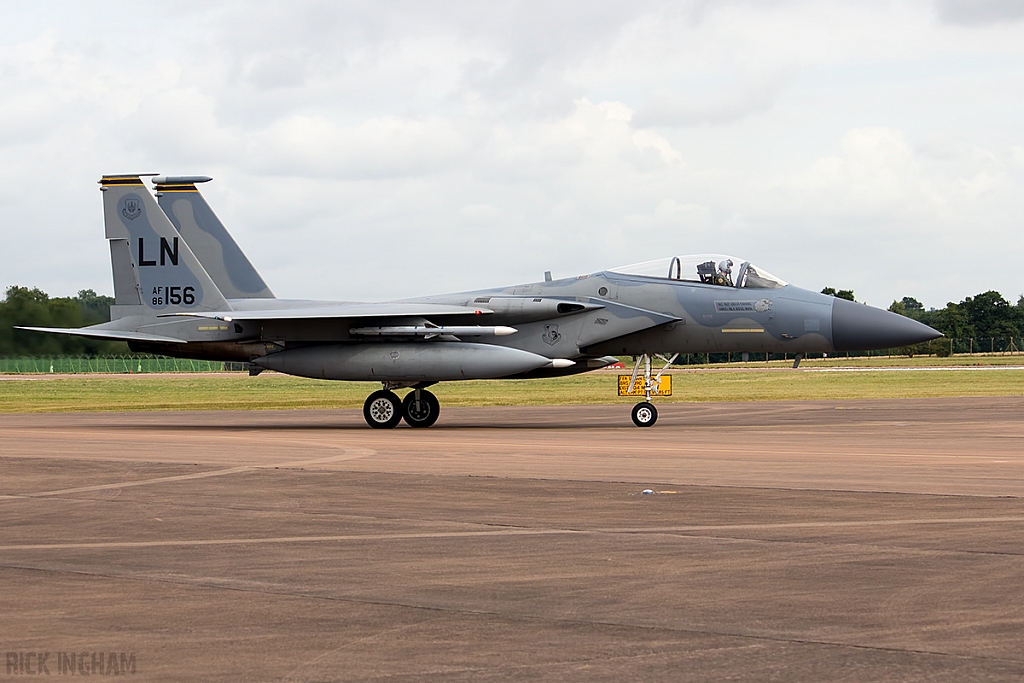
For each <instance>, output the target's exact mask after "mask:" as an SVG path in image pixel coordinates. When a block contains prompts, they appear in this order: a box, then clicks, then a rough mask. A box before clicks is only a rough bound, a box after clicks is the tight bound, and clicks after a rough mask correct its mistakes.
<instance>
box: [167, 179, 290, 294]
mask: <svg viewBox="0 0 1024 683" xmlns="http://www.w3.org/2000/svg"><path fill="white" fill-rule="evenodd" d="M209 180H211V179H210V178H208V177H206V176H177V177H169V176H159V177H157V178H153V183H154V184H156V196H157V200H158V202H159V204H160V208H161V209H163V211H164V213H165V214H167V217H168V218H169V219H170V220H171V223H173V224H174V227H175V228H177V230H178V232H179V233H181V236H182V237H183V238H184V239H185V241H186V242H188V245H189V247H190V248H191V249H192V252H193V253H194V254H195V255H196V258H198V259H199V262H200V263H202V264H203V267H204V268H205V269H206V272H207V273H209V274H210V277H211V278H212V279H213V281H214V283H216V285H217V287H218V288H220V291H221V293H222V294H224V296H226V297H227V298H229V299H273V298H274V293H273V292H271V291H270V288H269V287H267V283H266V282H264V281H263V278H262V277H260V274H259V273H258V272H256V269H255V268H254V267H253V265H252V263H250V262H249V259H248V258H246V256H245V254H244V253H242V250H241V249H240V248H239V246H238V243H236V242H235V240H234V239H233V238H232V237H231V235H230V234H229V233H228V231H227V229H226V228H225V227H224V224H223V223H221V222H220V219H219V218H217V214H215V213H214V212H213V209H211V208H210V205H209V204H208V203H207V202H206V199H205V198H204V197H203V195H202V194H200V192H199V190H198V189H196V183H205V182H207V181H209Z"/></svg>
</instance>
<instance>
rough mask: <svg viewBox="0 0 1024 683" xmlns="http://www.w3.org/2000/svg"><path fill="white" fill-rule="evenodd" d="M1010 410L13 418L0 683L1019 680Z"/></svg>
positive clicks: (1, 569) (3, 541)
mask: <svg viewBox="0 0 1024 683" xmlns="http://www.w3.org/2000/svg"><path fill="white" fill-rule="evenodd" d="M1022 414H1024V397H1013V398H970V399H938V400H886V401H841V402H812V403H796V402H793V403H757V404H737V403H730V404H725V403H722V404H668V405H664V406H662V407H661V418H660V420H659V422H658V424H657V426H655V427H654V428H652V429H648V430H641V429H637V428H635V427H633V426H632V424H631V423H630V422H629V410H628V405H622V406H578V407H554V408H461V409H460V408H447V409H445V408H443V409H442V416H441V419H440V421H439V422H438V424H437V425H436V426H435V427H433V428H431V429H430V430H426V431H419V430H412V429H408V428H399V429H397V430H394V431H391V432H378V431H373V430H370V429H368V428H366V427H365V425H364V424H363V422H362V416H361V414H360V413H359V412H358V411H340V412H326V411H287V412H219V413H131V414H113V413H91V414H89V413H80V414H59V415H58V414H44V415H0V454H2V455H0V520H2V524H0V649H2V650H3V653H2V654H0V657H3V660H2V661H3V662H4V664H6V668H0V680H8V679H9V680H20V679H28V678H31V676H30V675H29V674H23V673H20V672H21V671H22V670H24V668H25V665H26V664H27V666H28V670H29V671H34V670H36V669H39V668H40V667H39V664H38V662H39V660H40V659H41V657H43V655H45V657H44V658H43V662H44V666H45V667H46V668H47V669H48V671H49V672H50V674H51V675H62V674H63V675H68V674H69V673H70V672H69V671H67V667H68V666H71V664H72V663H74V666H75V667H78V666H81V665H85V666H86V668H89V667H91V666H93V663H95V662H98V661H101V660H102V661H103V671H102V673H106V674H109V673H111V671H114V672H117V671H120V670H121V668H122V667H127V668H129V669H131V668H132V666H134V668H135V673H134V675H131V676H129V678H131V679H132V680H161V681H163V680H182V681H195V680H210V681H238V680H247V681H264V680H266V681H271V680H275V681H276V680H286V681H327V680H341V681H354V680H381V681H405V680H408V681H422V680H445V681H450V680H455V681H480V680H484V681H490V680H578V681H623V680H672V681H675V680H722V679H739V680H758V681H761V680H779V681H843V680H849V681H875V680H899V681H917V680H920V681H946V680H948V681H962V680H972V681H976V680H1015V681H1016V680H1020V679H1021V678H1022V677H1024V502H1022V499H1021V496H1022V495H1024V423H1022V421H1021V415H1022ZM644 488H651V489H654V490H656V491H659V492H661V493H657V494H655V495H641V494H640V491H641V490H642V489H644ZM30 652H31V653H36V654H34V655H32V656H27V654H28V653H30ZM39 653H43V655H40V654H39ZM46 653H49V654H46ZM58 653H64V654H63V655H62V654H58ZM67 653H77V655H69V654H67ZM111 653H114V655H115V656H114V658H113V661H114V663H113V664H111V658H110V657H109V655H110V654H111ZM12 655H13V660H12V658H11V657H12ZM12 661H13V665H12ZM0 666H2V665H0ZM12 666H13V668H12ZM97 666H99V665H98V664H97ZM93 673H94V674H96V673H100V669H99V668H97V669H95V670H94V671H93ZM44 675H45V674H44Z"/></svg>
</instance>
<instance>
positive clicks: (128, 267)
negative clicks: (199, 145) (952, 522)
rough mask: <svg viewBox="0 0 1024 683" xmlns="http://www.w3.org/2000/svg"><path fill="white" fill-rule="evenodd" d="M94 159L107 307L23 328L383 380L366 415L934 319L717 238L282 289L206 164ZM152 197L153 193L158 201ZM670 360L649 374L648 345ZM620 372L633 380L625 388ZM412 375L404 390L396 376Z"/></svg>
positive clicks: (791, 347)
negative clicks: (380, 289) (877, 304)
mask: <svg viewBox="0 0 1024 683" xmlns="http://www.w3.org/2000/svg"><path fill="white" fill-rule="evenodd" d="M146 175H155V174H129V175H108V176H103V177H102V179H101V180H100V181H99V185H100V190H101V191H102V193H103V214H104V226H105V233H106V239H107V241H108V244H109V247H110V259H111V267H112V271H113V279H114V300H115V305H113V306H112V307H111V309H110V317H111V320H110V322H108V323H101V324H99V325H92V326H90V327H84V328H75V329H69V328H41V327H22V328H20V329H27V330H35V331H40V332H50V333H58V334H72V335H79V336H83V337H92V338H97V339H108V340H121V341H126V342H127V343H128V345H129V348H131V349H132V350H133V351H136V352H141V353H154V354H161V355H166V356H174V357H180V358H195V359H209V360H219V361H230V362H245V363H249V364H250V367H251V368H252V369H251V371H250V372H251V373H253V374H258V373H259V372H261V371H262V370H264V369H269V370H274V371H277V372H281V373H285V374H290V375H297V376H301V377H311V378H316V379H324V380H350V381H366V382H379V383H380V384H381V389H380V390H378V391H374V392H373V393H371V394H370V395H369V397H368V398H367V399H366V402H365V403H364V405H363V416H364V418H365V419H366V422H367V424H368V425H369V426H370V427H374V428H381V429H388V428H393V427H396V426H397V425H398V424H399V423H400V422H402V421H403V420H404V421H405V422H406V424H408V425H409V426H410V427H429V426H431V425H433V424H434V422H435V421H436V420H437V417H438V414H439V412H440V405H439V402H438V400H437V398H436V397H435V396H434V394H432V393H431V392H430V391H429V390H428V387H431V386H433V385H435V384H437V383H438V382H445V381H461V380H473V379H531V378H540V377H558V376H564V375H572V374H576V373H582V372H588V371H591V370H596V369H598V368H603V367H606V366H608V365H610V364H612V363H614V362H616V361H617V360H618V358H617V356H631V357H633V358H634V359H635V364H634V367H633V370H632V374H631V375H629V376H623V379H624V380H625V381H624V382H620V393H625V394H627V395H629V394H633V393H638V394H639V395H641V396H643V399H644V400H642V401H641V402H639V403H637V404H636V405H635V406H634V407H633V410H632V420H633V422H634V424H636V425H637V426H639V427H650V426H652V425H654V423H655V422H656V421H657V418H658V411H657V409H656V408H655V406H654V404H653V403H652V399H653V398H654V397H656V396H658V395H659V392H660V387H661V386H662V382H663V378H664V373H665V370H666V369H667V368H668V367H669V366H671V364H672V363H673V362H674V361H675V360H676V359H677V358H678V357H679V355H680V354H686V353H723V352H734V353H743V352H759V353H765V352H767V353H788V354H793V355H795V356H796V357H798V358H799V357H801V355H800V354H807V353H832V352H836V351H860V350H870V349H883V348H892V347H899V346H909V345H911V344H916V343H919V342H923V341H928V340H930V339H935V338H936V337H940V336H942V335H941V334H940V333H939V332H937V331H936V330H934V329H932V328H930V327H928V326H926V325H923V324H921V323H919V322H916V321H914V320H912V319H910V318H906V317H903V316H900V315H896V314H894V313H890V312H888V311H884V310H881V309H878V308H872V307H870V306H866V305H863V304H859V303H854V302H851V301H846V300H844V299H837V298H834V297H832V296H826V295H823V294H818V293H816V292H812V291H809V290H806V289H800V288H799V287H796V286H794V285H790V284H788V283H787V282H785V281H783V280H781V279H779V278H778V277H776V276H774V275H772V274H771V273H769V272H768V271H766V270H765V269H763V268H761V267H760V266H756V265H754V264H753V263H751V262H749V261H747V260H744V259H741V258H736V257H733V256H727V255H723V254H699V255H679V256H668V257H665V258H660V259H656V260H651V261H645V262H643V263H636V264H633V265H627V266H621V267H617V268H610V269H608V270H602V271H598V272H594V273H588V274H584V275H579V276H576V277H570V278H562V279H551V278H550V276H547V275H546V277H545V279H544V281H542V282H532V283H528V284H521V285H516V286H512V287H497V288H493V289H483V290H478V291H471V292H460V293H455V294H444V295H436V296H426V297H419V298H414V299H402V300H398V301H385V302H374V303H366V302H351V301H317V300H294V299H278V298H275V297H274V295H273V293H272V292H271V290H270V288H269V287H268V286H267V285H266V283H265V282H264V280H263V278H262V277H260V275H259V273H258V272H257V271H256V269H255V268H254V267H253V266H252V264H251V263H250V261H249V260H248V259H247V258H246V257H245V255H244V254H243V253H242V250H241V249H240V248H239V247H238V245H237V244H236V243H235V241H234V240H233V239H232V238H231V236H230V234H229V233H228V231H227V230H226V229H225V228H224V226H223V224H221V222H220V220H219V219H218V218H217V216H216V214H214V213H213V211H212V210H211V209H210V207H209V205H208V204H207V203H206V201H205V199H203V197H202V195H201V194H200V193H199V191H198V189H197V188H196V184H197V183H201V182H205V181H208V180H209V178H207V177H205V176H178V177H168V176H157V177H154V178H153V179H152V182H153V183H154V184H155V186H156V196H154V194H153V193H151V192H150V191H149V190H147V188H146V186H145V183H144V182H143V177H145V176H146ZM158 200H159V201H158ZM654 358H661V359H662V360H663V361H664V366H663V367H662V368H661V369H660V370H659V371H658V372H657V373H655V372H654V370H653V369H652V366H653V364H652V359H654ZM623 385H625V387H626V391H625V392H622V391H621V388H622V386H623ZM401 389H411V391H409V392H408V393H407V394H406V395H405V396H404V398H400V397H399V395H398V394H397V393H396V391H398V390H401Z"/></svg>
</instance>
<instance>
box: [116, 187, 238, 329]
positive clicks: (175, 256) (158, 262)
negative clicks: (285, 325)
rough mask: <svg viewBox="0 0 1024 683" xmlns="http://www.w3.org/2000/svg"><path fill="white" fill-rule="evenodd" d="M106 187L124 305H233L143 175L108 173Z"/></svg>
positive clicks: (169, 308) (158, 308)
mask: <svg viewBox="0 0 1024 683" xmlns="http://www.w3.org/2000/svg"><path fill="white" fill-rule="evenodd" d="M100 189H101V190H102V191H103V221H104V225H105V228H106V236H107V239H108V240H110V258H111V265H112V267H113V271H114V293H115V300H116V301H117V303H118V304H119V305H120V303H121V300H124V301H127V302H129V303H128V304H127V305H133V304H136V303H140V304H141V305H142V306H144V307H145V308H148V309H150V310H151V311H153V312H155V313H178V312H188V311H224V310H231V308H230V306H228V303H227V301H226V300H225V298H224V295H223V294H221V292H220V290H219V289H218V288H217V286H216V285H215V284H214V283H213V280H212V279H210V276H209V275H208V274H207V273H206V270H205V269H204V268H203V266H202V265H201V264H200V263H199V259H197V258H196V256H195V254H193V253H192V250H191V249H189V246H188V244H187V243H186V242H185V240H183V239H182V238H181V235H180V234H179V233H178V231H177V230H176V229H175V228H174V226H173V225H172V224H171V222H170V221H169V220H168V219H167V216H165V215H164V212H163V211H161V210H160V207H159V206H158V205H157V203H156V200H155V199H154V198H153V195H151V194H150V193H149V191H148V190H147V189H146V187H145V185H143V183H142V180H141V179H140V178H139V176H136V175H118V176H103V179H102V180H100ZM133 289H134V290H135V293H134V294H133V293H132V290H133Z"/></svg>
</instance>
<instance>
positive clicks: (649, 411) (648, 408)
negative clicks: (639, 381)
mask: <svg viewBox="0 0 1024 683" xmlns="http://www.w3.org/2000/svg"><path fill="white" fill-rule="evenodd" d="M657 421H658V409H657V408H655V407H654V404H653V403H648V402H646V401H644V402H643V403H637V404H636V405H635V406H633V424H635V425H636V426H637V427H650V426H652V425H653V424H654V423H655V422H657Z"/></svg>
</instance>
